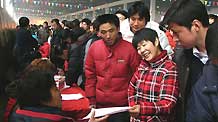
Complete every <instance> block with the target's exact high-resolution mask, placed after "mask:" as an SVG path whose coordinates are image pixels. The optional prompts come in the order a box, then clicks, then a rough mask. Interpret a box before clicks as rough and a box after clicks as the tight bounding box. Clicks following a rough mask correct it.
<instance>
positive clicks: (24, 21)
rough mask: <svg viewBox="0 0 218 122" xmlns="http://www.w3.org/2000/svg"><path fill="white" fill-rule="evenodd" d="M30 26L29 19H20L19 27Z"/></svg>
mask: <svg viewBox="0 0 218 122" xmlns="http://www.w3.org/2000/svg"><path fill="white" fill-rule="evenodd" d="M29 24H30V20H29V18H27V17H21V18H20V19H19V25H20V27H27V26H29Z"/></svg>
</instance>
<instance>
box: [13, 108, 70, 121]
mask: <svg viewBox="0 0 218 122" xmlns="http://www.w3.org/2000/svg"><path fill="white" fill-rule="evenodd" d="M61 113H62V112H61V110H60V109H58V108H53V107H46V106H40V107H24V108H22V109H17V110H16V111H15V112H13V113H12V115H11V116H10V118H9V122H73V120H72V119H71V118H67V117H64V116H62V115H61Z"/></svg>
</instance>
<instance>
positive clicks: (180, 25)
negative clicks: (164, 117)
mask: <svg viewBox="0 0 218 122" xmlns="http://www.w3.org/2000/svg"><path fill="white" fill-rule="evenodd" d="M181 17H182V19H181ZM161 25H162V26H165V25H167V26H165V27H169V29H171V30H172V31H173V36H174V39H175V40H179V42H180V43H181V45H182V46H183V47H184V48H186V49H184V50H183V51H181V52H180V53H178V52H176V53H175V57H176V59H175V62H176V63H177V66H178V71H179V82H180V83H179V86H180V92H181V94H180V99H179V100H178V103H181V104H178V107H180V109H178V110H179V111H178V116H177V121H178V122H180V121H181V122H183V121H184V115H185V114H184V113H185V107H186V102H187V99H189V95H190V91H191V89H192V86H193V85H194V84H195V82H196V81H197V80H198V79H199V77H200V76H201V73H202V69H203V66H204V64H205V63H206V61H207V59H208V58H207V54H206V49H205V37H206V33H207V29H208V26H209V22H208V14H207V10H206V8H205V6H204V4H203V3H202V2H201V1H200V0H177V1H175V2H174V3H173V4H172V6H171V7H170V8H169V9H168V11H167V12H166V14H165V16H164V19H163V21H162V22H161Z"/></svg>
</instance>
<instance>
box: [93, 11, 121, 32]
mask: <svg viewBox="0 0 218 122" xmlns="http://www.w3.org/2000/svg"><path fill="white" fill-rule="evenodd" d="M97 21H98V22H99V25H98V27H97V28H98V30H99V27H100V26H101V25H102V24H105V23H110V24H113V25H115V26H116V27H117V28H119V27H120V20H119V18H118V17H117V16H116V15H115V14H103V15H100V16H98V17H97Z"/></svg>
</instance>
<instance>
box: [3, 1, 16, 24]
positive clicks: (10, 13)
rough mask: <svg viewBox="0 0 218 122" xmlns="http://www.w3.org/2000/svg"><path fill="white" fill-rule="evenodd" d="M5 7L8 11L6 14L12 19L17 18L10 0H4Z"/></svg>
mask: <svg viewBox="0 0 218 122" xmlns="http://www.w3.org/2000/svg"><path fill="white" fill-rule="evenodd" d="M2 1H3V0H2ZM5 8H6V10H7V12H8V14H9V15H10V16H11V17H12V18H13V19H14V20H17V19H16V15H15V12H14V7H13V5H12V3H11V1H10V0H5Z"/></svg>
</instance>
